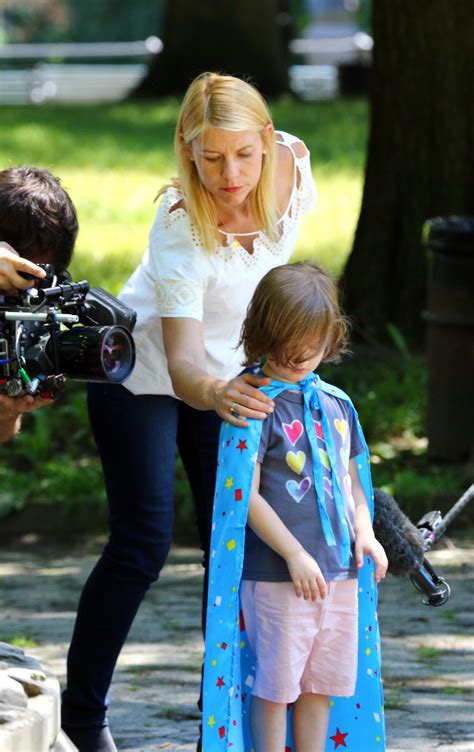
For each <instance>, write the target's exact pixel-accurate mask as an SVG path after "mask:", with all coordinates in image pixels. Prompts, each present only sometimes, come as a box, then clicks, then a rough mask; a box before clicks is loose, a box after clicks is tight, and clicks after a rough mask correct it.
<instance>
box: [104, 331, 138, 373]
mask: <svg viewBox="0 0 474 752" xmlns="http://www.w3.org/2000/svg"><path fill="white" fill-rule="evenodd" d="M130 340H132V338H131V337H130V334H129V333H128V332H127V330H126V329H124V328H123V327H120V326H112V327H110V328H109V331H108V332H107V333H106V334H105V336H104V339H103V340H102V353H101V360H102V366H103V370H104V374H105V375H106V376H107V380H108V381H112V382H113V383H120V382H122V381H124V379H126V378H127V376H129V375H130V373H131V370H132V367H133V364H134V362H135V352H134V351H133V353H131V350H130ZM132 345H133V340H132ZM131 355H133V360H132V362H131V360H130V356H131Z"/></svg>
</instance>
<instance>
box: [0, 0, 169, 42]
mask: <svg viewBox="0 0 474 752" xmlns="http://www.w3.org/2000/svg"><path fill="white" fill-rule="evenodd" d="M165 2H166V0H152V2H150V0H134V2H133V3H130V2H128V1H127V0H3V3H2V5H1V11H2V20H3V36H4V41H6V42H115V41H118V42H127V41H134V40H139V39H146V38H147V37H148V36H150V35H157V36H159V35H160V33H161V22H162V13H163V8H164V5H165ZM0 41H1V40H0Z"/></svg>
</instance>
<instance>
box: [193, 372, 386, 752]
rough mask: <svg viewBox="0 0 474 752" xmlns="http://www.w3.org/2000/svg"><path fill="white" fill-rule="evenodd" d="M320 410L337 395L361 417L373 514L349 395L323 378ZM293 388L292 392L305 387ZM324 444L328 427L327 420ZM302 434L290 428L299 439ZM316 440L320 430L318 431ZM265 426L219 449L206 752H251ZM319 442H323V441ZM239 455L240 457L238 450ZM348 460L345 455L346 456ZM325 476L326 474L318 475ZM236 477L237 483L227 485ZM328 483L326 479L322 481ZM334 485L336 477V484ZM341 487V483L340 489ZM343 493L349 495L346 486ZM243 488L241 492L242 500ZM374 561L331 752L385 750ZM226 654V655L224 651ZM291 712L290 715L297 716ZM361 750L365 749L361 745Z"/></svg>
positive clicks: (366, 576)
mask: <svg viewBox="0 0 474 752" xmlns="http://www.w3.org/2000/svg"><path fill="white" fill-rule="evenodd" d="M313 383H314V389H315V390H316V391H317V396H318V400H319V403H320V407H321V408H322V409H323V413H324V401H325V400H327V399H330V398H331V395H334V396H336V397H338V398H339V399H343V400H346V401H347V402H348V404H349V405H350V408H351V410H352V411H353V414H354V421H355V425H356V426H357V429H358V432H359V435H360V439H361V443H362V446H363V447H364V450H363V451H362V452H361V453H360V454H359V455H357V456H356V457H355V458H354V460H355V461H356V463H357V466H358V470H359V475H360V479H361V483H362V485H363V487H364V490H365V493H366V497H367V500H368V503H369V507H370V511H371V514H373V491H372V483H371V479H370V470H369V455H368V450H367V445H366V443H365V440H364V438H363V435H362V431H361V428H360V425H359V422H358V419H357V413H356V412H355V409H354V408H353V406H352V403H351V401H350V399H349V397H348V396H347V395H346V394H345V393H344V392H342V391H341V390H339V389H337V388H336V387H333V386H331V385H329V384H326V383H324V382H323V381H321V379H319V377H316V378H315V379H314V382H313ZM298 387H299V385H293V387H292V388H298ZM287 388H288V385H287V384H285V385H281V384H280V382H275V381H272V383H271V384H270V385H269V386H266V387H263V388H262V391H263V392H264V393H266V394H268V395H269V396H270V397H271V398H273V399H274V398H275V397H276V396H277V395H278V394H279V393H280V392H281V391H283V390H284V389H287ZM300 388H303V387H302V386H301V387H300ZM321 417H322V419H324V420H325V421H326V422H325V425H326V428H325V438H326V440H327V439H328V436H327V433H328V430H329V426H328V421H327V420H326V416H325V415H324V414H323V415H322V416H321ZM298 430H299V429H298V428H297V426H296V424H295V425H291V426H289V428H288V435H289V436H290V437H291V439H292V440H295V437H296V435H297V433H298ZM315 430H316V435H318V434H319V433H320V428H319V426H317V427H316V428H315ZM330 430H331V436H330V440H329V442H328V444H330V448H331V454H334V451H337V448H338V447H340V448H341V449H343V443H344V439H345V435H346V429H345V427H344V426H343V425H341V424H339V425H337V426H331V427H330ZM261 431H262V421H259V420H249V425H248V427H245V428H243V427H240V426H233V425H231V424H229V423H227V424H226V423H224V424H223V426H222V429H221V435H220V443H219V460H218V470H217V479H216V492H215V498H214V516H213V523H212V539H211V553H210V572H209V593H208V595H209V597H208V611H207V630H206V647H205V659H204V682H203V745H202V751H203V752H228V750H229V748H232V752H251V750H252V749H253V742H252V737H251V732H250V723H249V708H250V701H251V695H252V686H253V682H254V675H255V658H254V656H253V653H252V651H251V649H250V646H249V643H248V638H247V634H246V631H245V624H244V620H243V616H242V613H241V609H240V601H239V597H238V593H239V586H240V578H241V573H242V567H243V558H244V543H245V527H246V521H247V513H248V503H249V498H250V490H251V483H252V477H253V471H254V466H255V462H256V457H257V450H258V447H259V443H260V436H261ZM318 438H320V437H319V436H318ZM236 450H237V451H236ZM341 457H342V454H341ZM319 472H320V473H321V469H320V470H319ZM228 479H232V484H231V483H229V482H227V481H228ZM321 480H322V481H324V478H323V476H322V475H321ZM332 480H333V481H334V480H335V479H334V478H333V479H332ZM333 485H334V486H335V487H337V481H336V483H335V484H333ZM340 485H341V488H340V492H341V493H342V494H343V495H344V494H347V493H350V489H349V488H347V487H346V484H345V483H342V484H340ZM236 489H238V490H239V494H238V498H237V496H236ZM374 571H375V568H374V565H373V562H372V561H371V560H370V559H368V558H366V560H365V562H364V566H363V567H362V569H361V570H359V575H358V596H359V648H358V674H357V684H356V691H355V694H354V696H353V697H333V698H331V700H330V717H329V726H328V734H327V740H326V747H325V752H333V751H334V750H335V749H337V748H339V752H342V749H346V750H347V752H360V750H361V749H363V750H364V752H384V750H385V727H384V714H383V691H382V677H381V653H380V635H379V628H378V622H377V613H376V607H377V587H376V585H375V581H374ZM224 644H225V645H226V649H223V645H224ZM290 714H291V711H290ZM288 727H289V732H288V737H287V741H286V746H287V750H288V752H294V744H293V739H292V735H291V723H289V724H288ZM361 745H362V746H361Z"/></svg>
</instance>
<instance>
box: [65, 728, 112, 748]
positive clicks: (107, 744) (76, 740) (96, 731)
mask: <svg viewBox="0 0 474 752" xmlns="http://www.w3.org/2000/svg"><path fill="white" fill-rule="evenodd" d="M63 731H64V733H65V734H66V735H67V736H68V737H69V739H70V740H71V741H72V743H73V744H75V745H76V747H77V748H78V750H79V752H117V747H116V746H115V743H114V740H113V739H112V734H111V733H110V729H109V727H108V726H92V727H90V726H89V727H87V728H74V727H71V726H63Z"/></svg>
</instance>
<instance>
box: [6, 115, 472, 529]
mask: <svg viewBox="0 0 474 752" xmlns="http://www.w3.org/2000/svg"><path fill="white" fill-rule="evenodd" d="M178 106H179V105H178V102H177V101H167V102H163V103H159V104H132V103H126V104H119V105H107V106H106V105H102V106H89V107H79V106H61V107H59V106H47V107H3V108H2V111H1V113H0V169H1V168H3V167H7V166H11V165H16V164H27V163H30V164H38V165H40V166H44V167H48V168H49V169H51V170H52V171H53V172H55V173H56V174H58V175H59V176H60V177H61V178H62V180H63V182H64V185H65V186H66V188H67V189H68V190H69V192H70V194H71V196H72V198H73V200H74V202H75V203H76V206H77V209H78V213H79V219H80V224H81V230H80V235H79V241H78V244H77V255H76V260H75V262H74V264H73V266H72V273H73V277H74V278H75V279H76V280H78V279H84V278H85V279H88V280H89V281H90V282H91V284H93V285H101V286H102V287H105V288H107V289H109V290H110V291H111V292H113V293H116V292H117V291H118V290H119V288H120V287H121V285H122V284H123V282H124V281H125V279H126V278H127V276H128V275H129V274H130V272H131V271H132V270H133V268H134V267H135V266H136V264H137V263H138V262H139V260H140V258H141V255H142V253H143V251H144V250H145V248H146V244H147V236H148V231H149V228H150V225H151V223H152V221H153V217H154V214H155V211H156V205H155V204H154V202H153V199H154V196H155V195H156V192H157V190H158V188H159V187H160V186H161V185H162V184H163V183H164V182H167V181H168V180H169V178H170V177H171V176H172V175H173V173H174V168H173V163H174V160H173V147H172V143H173V133H174V125H175V122H176V117H177V112H178ZM272 110H273V114H274V120H275V124H276V126H277V128H280V129H282V130H286V131H288V132H290V133H294V134H296V135H298V136H299V137H300V138H302V139H303V140H304V141H305V142H306V144H307V145H308V147H309V149H310V150H311V155H312V165H313V172H314V176H315V178H316V181H317V184H318V189H319V201H318V206H317V210H316V211H314V212H312V213H311V214H310V215H308V216H307V217H306V218H305V219H304V221H303V223H302V227H301V231H300V234H299V237H298V241H297V244H296V249H295V253H294V259H296V258H311V259H313V260H316V261H318V262H319V263H321V264H322V265H323V266H326V267H327V268H328V269H329V270H330V271H331V272H332V273H333V274H335V275H337V274H339V273H340V271H341V269H342V268H343V265H344V262H345V259H346V258H347V255H348V253H349V252H350V249H351V245H352V238H353V233H354V229H355V225H356V222H357V217H358V213H359V205H360V199H361V190H362V176H363V167H364V155H365V142H366V134H367V105H366V103H365V102H364V101H362V100H358V101H357V100H351V101H347V100H346V101H333V102H320V103H298V102H293V101H290V100H286V101H281V102H279V103H278V104H275V105H274V106H273V107H272ZM323 375H324V374H323ZM425 376H426V374H425V367H424V364H423V362H422V361H421V360H420V359H419V358H416V357H414V358H410V359H403V358H402V357H401V355H400V353H395V354H394V355H393V357H392V359H391V360H389V361H388V362H387V363H379V362H378V360H377V357H376V356H374V354H372V356H369V355H367V357H365V356H364V357H362V359H361V358H359V359H357V360H356V361H355V362H353V363H352V364H351V361H350V360H346V361H345V365H343V366H342V367H338V366H336V373H335V374H334V380H335V381H336V383H338V384H339V385H340V386H342V387H343V388H345V389H347V390H348V391H349V393H350V394H351V395H352V396H353V398H354V400H355V402H356V404H357V406H358V409H359V413H360V415H361V419H362V424H363V425H364V427H365V430H366V435H367V437H368V439H369V442H370V443H371V446H372V450H373V452H374V454H375V455H377V457H378V460H379V464H377V465H374V475H375V476H376V478H375V479H376V482H378V483H379V484H383V485H384V487H386V488H387V489H388V490H391V491H393V492H394V493H396V495H397V496H398V495H399V496H400V497H401V498H402V499H403V502H404V504H405V507H406V508H407V510H408V509H409V508H410V504H411V503H412V501H413V503H414V504H416V505H417V510H418V513H419V512H422V511H426V509H427V506H426V505H428V506H429V505H430V498H431V496H432V494H435V493H438V492H439V491H440V490H443V492H444V493H446V492H450V493H452V494H453V498H454V493H455V491H456V489H459V490H460V489H461V487H462V485H463V484H464V480H463V479H462V478H461V479H460V478H459V477H458V476H459V474H458V473H457V471H455V472H454V473H451V472H450V471H446V472H441V471H440V469H439V468H437V467H431V466H428V465H427V460H426V452H425V450H424V447H425V446H426V442H425V440H424V439H423V436H424V426H423V422H424V395H425V391H426V390H425V387H424V380H425ZM325 378H329V380H333V376H332V372H330V373H329V374H328V375H325ZM24 424H25V430H24V431H23V432H22V434H21V436H20V437H19V438H18V439H17V441H16V446H15V447H14V450H13V451H12V449H13V448H12V445H11V444H10V445H8V446H6V447H5V448H4V450H3V451H7V452H8V456H9V459H8V462H6V461H5V462H4V463H3V464H2V463H0V471H1V472H0V476H1V477H0V481H1V483H0V486H1V488H2V495H1V496H0V517H1V516H2V515H5V514H8V513H9V511H11V510H13V509H17V508H21V507H22V506H23V505H25V504H28V503H29V502H31V501H37V502H42V503H45V502H50V501H53V500H55V499H60V500H61V501H62V502H63V504H62V506H61V509H62V510H63V511H67V505H65V503H66V502H69V503H70V504H72V505H74V504H75V503H76V502H79V504H76V506H75V507H74V514H73V517H72V519H73V520H74V521H77V518H78V512H79V510H80V509H83V508H84V502H85V500H88V502H89V507H87V509H90V503H91V502H95V503H97V502H98V501H100V500H101V499H103V486H102V479H101V474H100V468H99V465H98V461H97V458H96V457H95V456H94V453H93V445H92V439H91V435H90V430H89V427H88V424H87V418H86V415H85V405H84V398H83V394H82V390H81V388H80V385H77V384H74V383H70V384H68V387H67V389H66V390H65V393H64V395H63V396H62V398H61V400H60V404H58V405H56V409H54V410H52V409H49V410H44V411H43V410H41V411H37V412H36V413H33V414H32V415H30V416H27V419H25V421H24ZM394 437H395V438H396V441H395V439H394ZM397 441H398V444H397ZM400 441H401V442H402V444H403V442H404V443H405V444H408V445H409V447H410V450H409V451H408V452H407V451H405V452H402V451H401V450H399V448H398V449H397V446H399V445H400ZM12 461H13V463H14V466H15V472H14V473H12V472H11V463H12ZM2 468H3V469H2ZM176 491H177V498H178V501H179V503H178V505H177V508H178V515H177V519H178V524H179V525H180V527H181V528H182V529H187V526H188V523H189V520H191V519H192V517H193V511H192V505H191V502H190V498H189V490H188V487H187V485H186V484H185V483H184V481H183V480H182V471H179V472H178V484H177V487H176ZM87 514H90V511H89V512H87V513H86V515H87Z"/></svg>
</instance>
